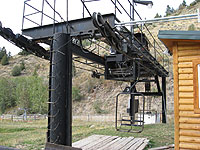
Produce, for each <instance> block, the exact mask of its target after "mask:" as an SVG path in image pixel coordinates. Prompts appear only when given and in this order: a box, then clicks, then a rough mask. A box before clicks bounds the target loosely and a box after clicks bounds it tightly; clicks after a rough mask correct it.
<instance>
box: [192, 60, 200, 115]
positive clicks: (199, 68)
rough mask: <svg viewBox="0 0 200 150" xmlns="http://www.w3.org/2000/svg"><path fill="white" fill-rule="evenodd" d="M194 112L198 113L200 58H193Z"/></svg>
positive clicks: (199, 103)
mask: <svg viewBox="0 0 200 150" xmlns="http://www.w3.org/2000/svg"><path fill="white" fill-rule="evenodd" d="M193 72H194V74H193V87H194V112H195V113H200V96H199V94H200V60H193Z"/></svg>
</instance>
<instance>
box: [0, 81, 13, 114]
mask: <svg viewBox="0 0 200 150" xmlns="http://www.w3.org/2000/svg"><path fill="white" fill-rule="evenodd" d="M14 87H15V86H14V83H13V81H12V80H7V79H6V78H0V113H4V112H5V111H6V109H7V108H10V107H15V106H16V96H15V91H14V90H15V89H14Z"/></svg>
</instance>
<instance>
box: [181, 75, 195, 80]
mask: <svg viewBox="0 0 200 150" xmlns="http://www.w3.org/2000/svg"><path fill="white" fill-rule="evenodd" d="M178 78H179V80H188V79H189V80H191V79H193V74H179V76H178Z"/></svg>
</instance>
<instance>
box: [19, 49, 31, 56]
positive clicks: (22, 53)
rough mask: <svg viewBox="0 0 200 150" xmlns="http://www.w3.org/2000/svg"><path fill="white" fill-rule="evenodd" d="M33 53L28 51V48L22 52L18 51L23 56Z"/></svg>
mask: <svg viewBox="0 0 200 150" xmlns="http://www.w3.org/2000/svg"><path fill="white" fill-rule="evenodd" d="M30 54H31V53H30V52H28V51H26V50H22V51H21V52H19V53H18V55H22V56H27V55H30Z"/></svg>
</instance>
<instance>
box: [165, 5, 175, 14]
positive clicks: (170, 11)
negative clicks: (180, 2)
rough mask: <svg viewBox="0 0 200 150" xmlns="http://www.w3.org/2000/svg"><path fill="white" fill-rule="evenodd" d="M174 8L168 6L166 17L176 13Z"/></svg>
mask: <svg viewBox="0 0 200 150" xmlns="http://www.w3.org/2000/svg"><path fill="white" fill-rule="evenodd" d="M174 11H175V10H174V8H173V7H172V8H171V7H170V6H169V5H167V8H166V12H165V13H166V15H165V16H169V15H171V14H172V13H174Z"/></svg>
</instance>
